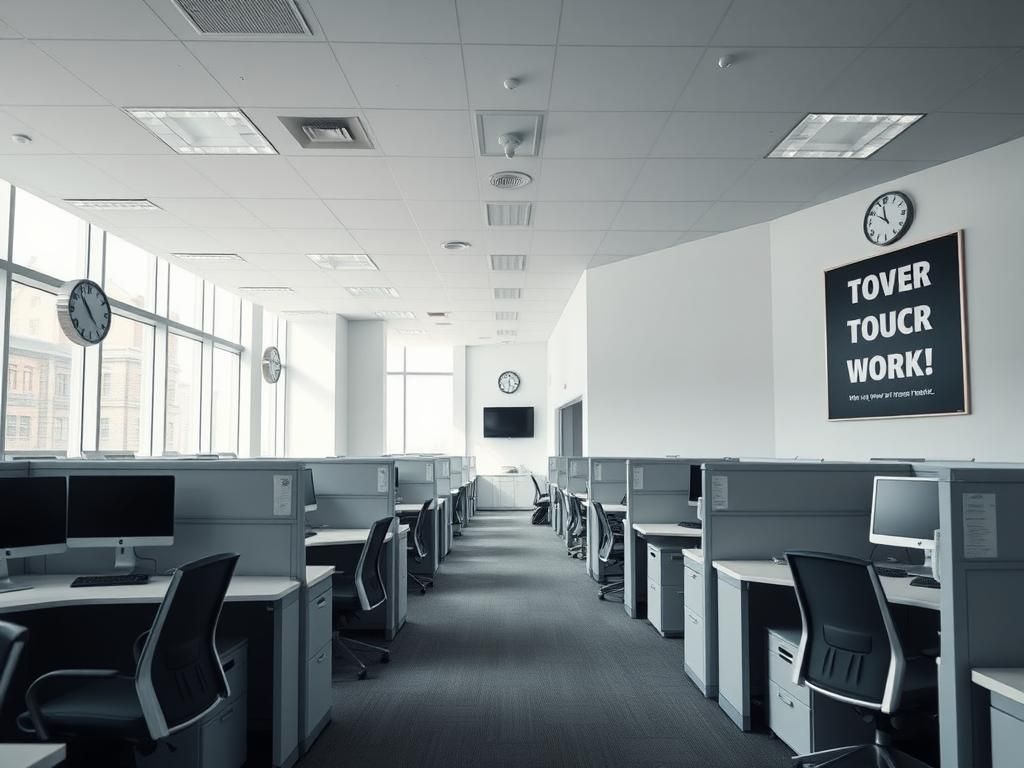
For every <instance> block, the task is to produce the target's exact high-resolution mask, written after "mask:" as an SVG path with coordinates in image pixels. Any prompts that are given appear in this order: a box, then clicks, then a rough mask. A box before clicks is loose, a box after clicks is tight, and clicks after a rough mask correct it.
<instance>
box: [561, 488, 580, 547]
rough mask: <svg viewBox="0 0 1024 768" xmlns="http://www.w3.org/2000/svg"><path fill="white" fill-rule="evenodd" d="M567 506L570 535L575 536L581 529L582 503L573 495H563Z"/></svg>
mask: <svg viewBox="0 0 1024 768" xmlns="http://www.w3.org/2000/svg"><path fill="white" fill-rule="evenodd" d="M562 498H563V499H564V500H565V504H566V506H567V507H568V508H569V533H571V534H572V535H573V536H575V535H576V534H577V533H579V531H578V530H577V529H578V528H579V527H580V502H579V499H577V498H576V497H575V496H573V495H572V494H571V493H565V494H562Z"/></svg>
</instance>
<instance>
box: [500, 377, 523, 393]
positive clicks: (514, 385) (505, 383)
mask: <svg viewBox="0 0 1024 768" xmlns="http://www.w3.org/2000/svg"><path fill="white" fill-rule="evenodd" d="M522 383H523V382H522V379H520V378H519V374H518V373H516V372H515V371H505V372H504V373H503V374H501V376H499V377H498V389H500V390H501V391H502V392H504V393H505V394H506V395H511V394H512V393H513V392H515V391H516V390H517V389H519V385H520V384H522Z"/></svg>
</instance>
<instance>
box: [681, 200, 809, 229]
mask: <svg viewBox="0 0 1024 768" xmlns="http://www.w3.org/2000/svg"><path fill="white" fill-rule="evenodd" d="M804 206H805V203H735V202H725V203H715V204H714V205H712V206H711V208H710V209H709V210H708V212H707V213H705V214H704V215H703V216H701V218H700V220H699V221H698V222H697V225H696V229H697V230H699V231H702V232H725V231H726V230H730V229H739V228H740V227H746V226H749V225H751V224H758V223H760V222H762V221H768V220H769V219H775V218H778V217H779V216H785V215H786V214H789V213H793V212H794V211H798V210H800V209H801V208H803V207H804Z"/></svg>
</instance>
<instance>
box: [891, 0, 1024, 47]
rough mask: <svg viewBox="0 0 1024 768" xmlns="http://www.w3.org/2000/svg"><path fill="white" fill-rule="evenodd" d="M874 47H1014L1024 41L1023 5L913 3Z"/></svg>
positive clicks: (1003, 0) (977, 0)
mask: <svg viewBox="0 0 1024 768" xmlns="http://www.w3.org/2000/svg"><path fill="white" fill-rule="evenodd" d="M879 30H880V34H879V35H878V37H877V38H876V39H875V40H874V41H873V42H872V45H880V46H889V45H896V46H910V45H923V46H928V45H940V46H948V47H951V48H954V47H957V46H972V45H977V46H1012V47H1016V46H1019V45H1020V41H1021V40H1024V5H1021V4H1020V3H1017V2H1013V1H1012V0H962V1H961V2H957V1H955V0H952V1H948V2H943V3H936V2H932V0H914V2H912V3H911V4H910V8H909V9H908V10H907V11H906V12H905V13H903V14H901V15H900V16H899V17H898V18H897V19H895V20H894V21H893V22H892V23H891V24H886V25H884V26H883V25H880V26H879Z"/></svg>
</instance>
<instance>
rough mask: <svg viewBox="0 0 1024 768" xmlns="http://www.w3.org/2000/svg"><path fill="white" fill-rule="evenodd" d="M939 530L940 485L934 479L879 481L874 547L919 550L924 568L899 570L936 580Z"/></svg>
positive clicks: (873, 514)
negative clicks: (934, 555) (936, 548)
mask: <svg viewBox="0 0 1024 768" xmlns="http://www.w3.org/2000/svg"><path fill="white" fill-rule="evenodd" d="M938 528H939V481H938V480H937V479H936V478H930V477H882V476H879V477H876V478H875V484H874V490H873V493H872V497H871V533H870V535H869V537H868V538H869V539H870V541H871V543H872V544H884V545H888V546H892V547H905V548H908V549H919V550H922V551H923V552H924V565H923V566H920V565H912V566H899V567H903V568H905V569H906V570H907V571H908V572H909V573H912V574H915V575H921V576H934V568H933V565H932V562H933V560H932V557H933V554H934V551H935V545H936V532H937V531H938Z"/></svg>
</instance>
